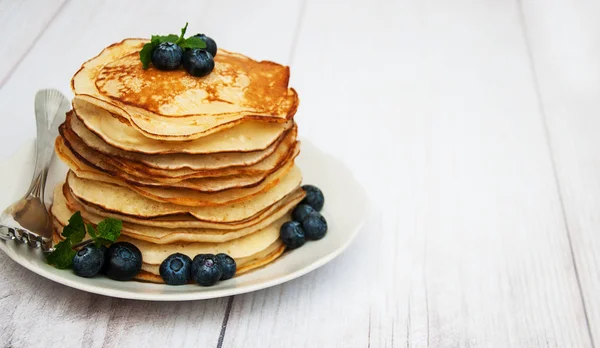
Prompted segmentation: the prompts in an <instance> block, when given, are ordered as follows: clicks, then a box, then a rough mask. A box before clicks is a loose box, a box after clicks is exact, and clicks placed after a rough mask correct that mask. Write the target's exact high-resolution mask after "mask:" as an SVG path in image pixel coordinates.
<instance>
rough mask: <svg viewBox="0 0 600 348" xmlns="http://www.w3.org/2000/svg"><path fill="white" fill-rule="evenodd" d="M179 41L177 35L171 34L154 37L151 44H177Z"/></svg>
mask: <svg viewBox="0 0 600 348" xmlns="http://www.w3.org/2000/svg"><path fill="white" fill-rule="evenodd" d="M178 39H179V36H177V35H175V34H169V35H164V36H163V35H152V39H151V40H150V42H154V41H158V43H157V44H159V43H163V42H173V43H175V42H177V40H178Z"/></svg>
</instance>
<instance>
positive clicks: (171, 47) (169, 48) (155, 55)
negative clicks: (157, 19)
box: [151, 42, 183, 70]
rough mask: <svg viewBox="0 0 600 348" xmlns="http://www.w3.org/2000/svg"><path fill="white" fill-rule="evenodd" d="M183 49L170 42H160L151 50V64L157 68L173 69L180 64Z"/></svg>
mask: <svg viewBox="0 0 600 348" xmlns="http://www.w3.org/2000/svg"><path fill="white" fill-rule="evenodd" d="M182 57H183V50H182V49H181V47H179V45H176V44H174V43H172V42H162V43H160V44H158V46H156V47H155V48H154V50H153V51H152V57H151V58H152V64H153V65H154V66H155V67H156V68H157V69H159V70H175V69H177V68H179V66H180V65H181V59H182Z"/></svg>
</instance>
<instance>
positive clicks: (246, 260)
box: [52, 220, 285, 283]
mask: <svg viewBox="0 0 600 348" xmlns="http://www.w3.org/2000/svg"><path fill="white" fill-rule="evenodd" d="M62 228H63V225H61V224H60V223H59V222H57V221H56V220H55V221H54V233H53V235H52V240H53V243H54V244H56V243H59V242H60V241H61V240H62V239H63V237H62V236H61V235H60V233H61V231H62ZM284 251H285V245H283V243H282V242H281V240H279V239H277V240H276V241H275V242H273V243H271V245H269V246H268V247H266V248H265V249H264V250H261V251H259V252H257V253H255V254H253V255H250V256H246V257H242V258H234V259H235V261H236V265H237V270H236V273H235V276H236V277H237V276H240V275H242V274H244V273H247V272H249V271H251V270H253V269H256V268H259V267H262V266H264V265H267V264H269V263H271V262H273V261H274V260H275V259H277V258H278V257H279V256H281V254H283V252H284ZM143 258H144V256H143V253H142V259H143ZM159 267H160V264H150V263H146V262H144V261H142V270H141V271H140V272H139V273H138V274H137V275H136V276H135V277H134V279H136V280H141V281H148V282H153V283H164V281H163V280H162V278H161V276H160V272H159Z"/></svg>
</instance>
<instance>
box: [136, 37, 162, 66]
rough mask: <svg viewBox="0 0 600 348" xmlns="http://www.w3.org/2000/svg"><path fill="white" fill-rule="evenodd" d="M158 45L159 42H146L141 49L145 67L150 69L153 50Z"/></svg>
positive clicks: (141, 57)
mask: <svg viewBox="0 0 600 348" xmlns="http://www.w3.org/2000/svg"><path fill="white" fill-rule="evenodd" d="M157 45H158V43H157V42H155V41H151V42H148V43H147V44H145V45H144V47H142V50H141V51H140V60H141V61H142V68H143V69H148V66H149V65H150V62H151V61H152V51H153V50H154V47H156V46H157Z"/></svg>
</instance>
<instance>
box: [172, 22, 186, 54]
mask: <svg viewBox="0 0 600 348" xmlns="http://www.w3.org/2000/svg"><path fill="white" fill-rule="evenodd" d="M187 27H188V23H187V22H185V27H183V28H181V35H180V36H179V38H178V39H177V41H175V43H176V44H178V45H180V44H181V43H182V42H184V41H185V39H184V36H185V32H186V31H187ZM182 48H183V47H182Z"/></svg>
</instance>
